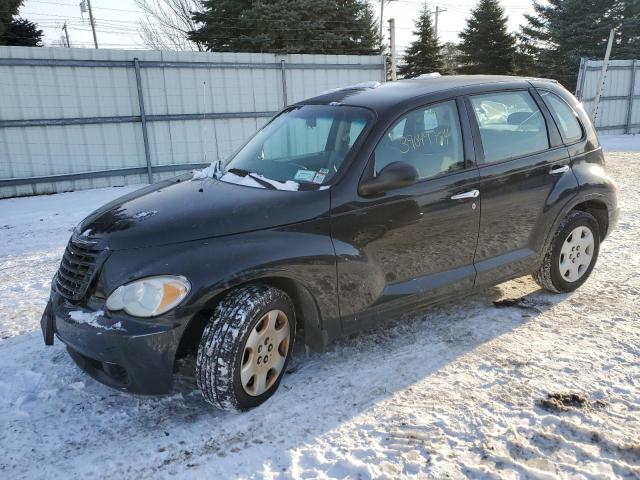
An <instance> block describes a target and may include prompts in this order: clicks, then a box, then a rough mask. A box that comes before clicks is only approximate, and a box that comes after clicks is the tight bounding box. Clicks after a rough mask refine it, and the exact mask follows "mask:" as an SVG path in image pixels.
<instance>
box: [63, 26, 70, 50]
mask: <svg viewBox="0 0 640 480" xmlns="http://www.w3.org/2000/svg"><path fill="white" fill-rule="evenodd" d="M62 30H64V36H65V38H66V39H67V48H71V42H70V41H69V30H67V22H66V21H65V22H64V25H62Z"/></svg>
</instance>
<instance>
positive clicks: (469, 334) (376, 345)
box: [0, 277, 567, 476]
mask: <svg viewBox="0 0 640 480" xmlns="http://www.w3.org/2000/svg"><path fill="white" fill-rule="evenodd" d="M523 294H526V296H525V300H524V304H526V305H525V307H522V305H517V303H521V304H522V303H523V301H520V302H515V303H516V304H514V305H507V306H505V307H504V308H498V307H496V306H495V305H494V303H493V302H494V301H498V300H500V299H504V298H505V297H506V298H514V299H516V298H520V297H522V296H523ZM566 298H567V295H556V296H552V295H548V294H545V293H542V292H541V291H539V290H538V289H537V286H534V284H533V282H532V280H531V279H530V278H529V277H527V278H522V279H518V280H515V281H511V282H508V283H505V284H502V285H499V286H497V287H493V288H491V289H489V290H486V291H484V292H482V293H478V294H474V295H472V296H468V297H466V298H463V299H460V300H456V301H452V302H447V303H444V304H441V305H436V306H432V307H428V308H425V309H423V310H422V311H420V312H417V313H412V314H411V315H407V316H404V317H401V318H398V319H392V320H390V321H389V322H387V323H386V324H384V325H381V326H379V327H377V328H375V329H372V330H370V331H367V332H364V333H362V334H358V335H353V336H351V337H348V338H345V339H342V340H339V341H336V342H334V343H333V344H332V345H331V346H330V349H329V351H328V352H326V353H324V354H313V353H312V354H306V353H305V350H304V348H303V347H301V346H300V345H298V348H297V349H296V352H295V353H296V355H295V356H294V359H293V360H292V362H291V365H290V367H289V369H288V371H287V372H288V373H287V374H286V375H285V377H284V378H283V381H282V383H281V385H280V389H279V391H278V392H277V393H276V394H275V395H274V396H273V397H272V398H271V399H269V400H268V401H267V402H266V403H265V404H263V405H262V406H260V407H258V408H256V409H254V410H251V411H248V412H243V413H235V412H223V411H220V410H218V409H216V408H213V407H212V406H210V405H209V404H207V403H206V402H205V401H204V400H203V399H202V398H201V396H200V393H199V391H198V389H197V386H196V384H195V379H194V378H193V376H191V375H189V374H188V372H189V371H190V369H192V367H193V365H192V364H190V363H189V362H188V361H187V362H185V363H183V364H182V368H181V371H180V372H179V373H178V374H177V377H176V388H175V389H174V393H172V394H170V395H163V396H156V397H145V396H135V395H130V394H126V393H121V392H117V391H114V390H112V389H110V388H108V387H105V386H103V385H101V384H99V383H97V382H95V381H94V380H92V379H90V378H89V377H87V376H86V375H85V374H83V373H82V372H81V371H80V370H79V369H78V368H77V367H76V366H75V365H74V364H73V363H72V361H71V359H70V358H69V357H68V356H67V355H66V352H64V351H63V350H62V348H61V347H60V343H59V342H57V345H58V347H57V348H55V349H52V350H46V351H44V353H43V352H42V350H44V349H42V350H39V351H37V350H36V351H35V352H34V354H35V355H36V356H40V357H42V356H45V357H46V358H45V359H44V361H40V362H37V361H34V362H33V364H32V369H33V371H34V372H35V373H36V374H40V375H44V376H46V377H49V380H48V381H47V383H49V384H50V383H54V385H51V386H50V387H51V389H52V391H54V392H55V393H54V397H55V398H57V400H55V399H54V400H53V401H47V402H38V406H37V415H35V416H34V417H32V420H33V421H34V422H36V423H35V425H34V428H33V429H30V432H28V433H31V434H33V435H36V436H37V432H38V431H39V430H41V429H47V430H48V431H49V432H53V433H52V434H51V435H52V436H53V440H52V443H53V444H55V446H56V448H55V450H54V449H53V448H52V449H51V452H50V454H51V455H58V454H55V453H54V451H56V452H60V451H63V452H65V449H72V450H73V454H74V455H76V456H78V455H80V456H82V455H83V452H84V451H86V450H94V449H103V450H105V451H107V452H111V453H113V454H118V455H120V457H119V462H118V464H117V465H118V466H117V467H116V466H115V465H113V467H114V468H116V471H115V472H114V473H121V474H123V475H126V476H129V475H131V476H135V474H136V473H135V472H138V473H139V474H142V475H144V474H148V473H150V472H158V471H164V470H171V469H176V468H178V469H185V468H189V469H196V470H198V469H199V468H206V469H207V471H208V472H213V471H216V470H220V471H221V472H222V471H227V472H228V471H229V470H228V469H229V468H232V467H231V466H230V465H233V468H235V470H234V471H235V472H236V473H242V472H243V473H249V474H250V473H251V472H257V471H259V470H260V471H261V470H262V468H263V465H264V464H265V463H269V465H270V468H275V469H277V470H289V469H290V468H291V466H292V465H291V462H292V460H291V457H290V455H288V454H287V453H286V452H287V451H288V450H291V449H295V448H297V447H302V446H303V445H305V444H308V443H309V442H312V441H315V440H317V439H318V438H319V437H321V436H322V435H323V434H326V433H328V432H330V431H332V430H334V429H336V428H338V427H339V426H340V425H341V424H343V423H344V422H345V421H347V420H349V419H353V418H354V417H357V416H358V415H360V414H362V413H365V412H366V411H368V410H369V409H371V408H372V407H374V406H375V405H376V404H378V403H379V402H381V401H383V400H385V399H388V398H390V397H391V396H393V395H395V394H396V393H397V392H401V391H403V390H405V389H407V388H408V387H410V386H411V385H413V384H415V383H417V382H421V381H425V380H426V379H428V378H429V377H430V376H432V375H434V374H435V373H437V372H438V371H439V370H440V369H442V368H443V367H445V366H446V365H448V364H449V363H452V362H454V361H455V360H456V359H458V358H459V357H461V356H463V355H465V354H466V353H467V352H470V351H472V350H474V349H476V348H478V347H479V346H481V345H482V344H485V343H487V342H490V341H492V340H493V339H495V338H497V337H499V336H501V335H504V334H507V333H509V332H511V331H513V330H515V329H517V328H519V327H521V326H523V325H524V324H525V323H527V322H531V321H534V320H535V318H536V317H537V316H538V315H540V314H541V313H542V312H544V311H545V310H547V309H548V308H551V307H553V306H554V305H555V304H556V303H558V302H561V301H563V300H565V299H566ZM34 350H35V348H34ZM53 364H55V365H53ZM38 370H40V371H39V372H38ZM16 373H17V372H16ZM52 377H53V380H52ZM42 383H43V382H39V384H40V385H42ZM45 384H46V383H45ZM47 388H49V387H47ZM32 400H36V399H32ZM13 406H14V407H15V406H16V405H15V402H14V405H13ZM17 407H19V408H18V410H21V411H25V410H26V411H29V409H30V407H29V399H28V398H27V399H26V400H25V396H24V395H23V396H22V397H20V404H19V405H18V406H17ZM38 422H42V424H41V425H38ZM15 423H16V422H14V424H15ZM69 425H73V426H74V428H69V427H68V426H69ZM1 437H2V435H1V434H0V440H2V438H1ZM123 438H126V439H127V442H126V446H123V445H119V442H120V441H121V439H123ZM36 441H37V440H36V437H34V442H36ZM78 443H80V444H81V445H82V446H81V447H78V446H77V444H78ZM248 449H250V455H246V453H247V452H248ZM47 452H48V450H47V449H46V448H45V449H41V450H37V451H35V452H31V453H27V454H26V455H27V457H34V458H33V460H35V461H44V460H50V459H48V458H47V455H48V453H47ZM243 452H244V453H243ZM141 454H142V455H141ZM236 454H238V455H243V456H242V457H239V456H238V455H236ZM129 455H131V456H132V458H133V457H135V458H136V460H135V462H133V463H131V462H127V460H126V457H127V456H129ZM9 457H11V455H9ZM241 459H242V460H241ZM239 462H240V463H239ZM9 463H11V462H9ZM205 464H206V467H205ZM97 467H98V466H96V468H97ZM238 468H240V471H238ZM0 470H1V469H0ZM97 471H100V472H102V473H103V474H105V473H106V472H105V470H104V469H102V470H97Z"/></svg>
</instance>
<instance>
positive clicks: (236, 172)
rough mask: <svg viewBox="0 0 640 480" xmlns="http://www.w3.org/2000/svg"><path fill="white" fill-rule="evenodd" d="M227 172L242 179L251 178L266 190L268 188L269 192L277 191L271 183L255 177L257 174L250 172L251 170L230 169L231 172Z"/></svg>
mask: <svg viewBox="0 0 640 480" xmlns="http://www.w3.org/2000/svg"><path fill="white" fill-rule="evenodd" d="M227 172H229V173H233V174H234V175H239V176H241V177H249V178H251V179H252V180H255V181H256V182H258V183H259V184H260V185H262V186H263V187H264V188H268V189H269V190H277V188H276V186H275V185H273V184H272V183H270V182H267V181H266V180H263V179H262V178H260V177H257V176H255V174H254V173H252V172H250V171H249V170H245V169H243V168H230V169H229V170H227Z"/></svg>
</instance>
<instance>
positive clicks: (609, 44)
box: [592, 28, 616, 125]
mask: <svg viewBox="0 0 640 480" xmlns="http://www.w3.org/2000/svg"><path fill="white" fill-rule="evenodd" d="M615 34H616V29H615V28H612V29H611V32H609V41H608V42H607V51H606V52H605V54H604V62H602V71H601V72H600V81H599V82H598V92H597V93H596V98H595V100H594V101H593V110H592V111H593V115H592V120H593V123H594V125H595V123H596V117H597V116H598V104H599V103H600V97H601V96H602V91H603V90H604V86H605V77H606V76H607V68H608V67H609V57H610V56H611V47H612V46H613V37H614V36H615Z"/></svg>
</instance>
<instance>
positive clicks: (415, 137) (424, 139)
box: [375, 100, 465, 179]
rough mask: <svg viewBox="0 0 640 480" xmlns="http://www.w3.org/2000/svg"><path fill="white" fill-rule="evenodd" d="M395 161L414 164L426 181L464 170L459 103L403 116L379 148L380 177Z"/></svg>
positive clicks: (377, 152)
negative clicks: (384, 169)
mask: <svg viewBox="0 0 640 480" xmlns="http://www.w3.org/2000/svg"><path fill="white" fill-rule="evenodd" d="M393 162H405V163H408V164H410V165H413V166H414V167H415V169H416V170H417V171H418V174H419V176H420V178H422V179H424V178H430V177H435V176H438V175H441V174H444V173H449V172H455V171H458V170H462V169H464V167H465V164H464V151H463V147H462V131H461V129H460V117H459V116H458V107H457V106H456V102H455V100H451V101H448V102H443V103H438V104H435V105H429V106H427V107H420V108H418V109H416V110H413V111H411V112H409V113H407V114H405V115H403V116H402V117H401V118H400V120H398V121H397V122H396V123H395V124H394V125H393V126H392V127H391V128H390V129H389V130H388V131H387V133H386V134H385V135H384V137H383V138H382V140H381V141H380V143H379V144H378V146H377V147H376V151H375V171H376V175H377V174H378V173H380V170H382V169H383V168H384V167H386V166H387V165H389V164H390V163H393Z"/></svg>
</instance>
